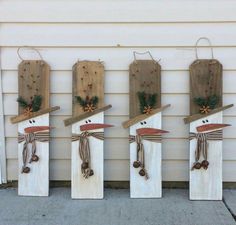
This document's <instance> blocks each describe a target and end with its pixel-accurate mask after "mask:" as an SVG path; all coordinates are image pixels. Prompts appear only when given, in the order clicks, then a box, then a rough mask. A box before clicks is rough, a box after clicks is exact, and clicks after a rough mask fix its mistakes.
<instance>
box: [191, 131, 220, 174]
mask: <svg viewBox="0 0 236 225" xmlns="http://www.w3.org/2000/svg"><path fill="white" fill-rule="evenodd" d="M222 136H223V131H222V130H216V131H211V132H207V133H193V132H190V136H189V139H190V140H192V139H194V138H196V139H197V147H196V150H195V162H194V165H195V164H196V163H197V162H199V159H200V157H201V155H202V156H203V159H204V160H207V150H208V142H207V141H220V140H222V138H223V137H222ZM193 169H194V168H192V170H193Z"/></svg>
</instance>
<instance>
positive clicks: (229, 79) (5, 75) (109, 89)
mask: <svg viewBox="0 0 236 225" xmlns="http://www.w3.org/2000/svg"><path fill="white" fill-rule="evenodd" d="M17 76H18V73H17V71H14V70H7V71H6V70H5V71H3V72H2V86H3V93H6V94H7V93H17V92H18V82H17ZM50 77H51V80H50V92H51V93H53V94H71V93H72V71H51V76H50ZM161 80H162V93H164V94H179V93H185V94H187V93H189V72H188V71H184V70H183V71H162V72H161ZM173 81H174V82H173ZM235 83H236V71H224V72H223V92H224V93H231V94H235V93H236V88H235ZM9 84H11V85H9ZM62 84H63V85H62ZM104 86H105V93H110V94H124V93H128V92H129V72H128V71H105V80H104Z"/></svg>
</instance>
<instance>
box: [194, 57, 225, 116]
mask: <svg viewBox="0 0 236 225" xmlns="http://www.w3.org/2000/svg"><path fill="white" fill-rule="evenodd" d="M189 70H190V114H191V115H193V114H196V113H199V106H198V105H197V104H196V103H195V102H194V99H195V98H198V97H204V98H206V97H208V96H212V95H216V96H217V97H218V98H219V103H218V104H217V105H216V106H215V107H216V108H217V107H221V106H222V70H223V67H222V65H221V63H220V62H219V61H217V60H215V59H214V60H209V59H200V60H199V59H198V60H195V61H194V62H193V63H192V64H191V65H190V67H189Z"/></svg>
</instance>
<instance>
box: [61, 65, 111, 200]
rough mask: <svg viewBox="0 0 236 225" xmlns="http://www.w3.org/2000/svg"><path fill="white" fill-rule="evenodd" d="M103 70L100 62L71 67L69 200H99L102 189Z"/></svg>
mask: <svg viewBox="0 0 236 225" xmlns="http://www.w3.org/2000/svg"><path fill="white" fill-rule="evenodd" d="M103 79H104V66H103V64H102V63H101V62H93V61H81V62H77V63H76V64H75V65H74V67H73V117H72V118H69V119H67V120H65V121H64V122H65V126H68V125H72V145H71V150H72V152H71V197H72V198H73V199H102V198H103V195H104V194H103V193H104V191H103V189H104V188H103V186H104V184H103V183H104V175H103V173H104V153H103V151H104V129H105V128H108V127H111V126H112V125H109V124H104V111H105V110H107V109H109V108H111V105H107V106H103V104H104V103H103V99H104V88H103Z"/></svg>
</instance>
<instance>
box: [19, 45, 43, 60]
mask: <svg viewBox="0 0 236 225" xmlns="http://www.w3.org/2000/svg"><path fill="white" fill-rule="evenodd" d="M22 49H28V50H29V49H32V50H34V51H35V52H36V53H37V54H38V56H39V58H40V60H42V61H43V56H42V55H41V53H40V52H39V50H38V49H36V48H34V47H31V46H22V47H19V48H18V49H17V55H18V57H19V58H20V59H21V60H22V61H24V60H26V59H24V58H23V57H22V56H21V53H20V51H21V50H22Z"/></svg>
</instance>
